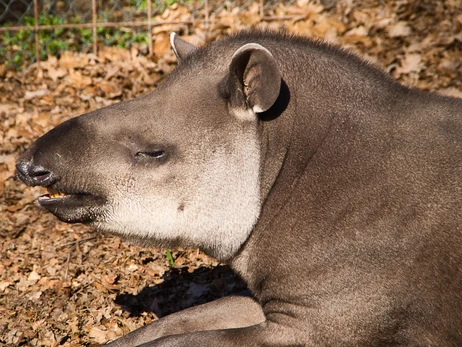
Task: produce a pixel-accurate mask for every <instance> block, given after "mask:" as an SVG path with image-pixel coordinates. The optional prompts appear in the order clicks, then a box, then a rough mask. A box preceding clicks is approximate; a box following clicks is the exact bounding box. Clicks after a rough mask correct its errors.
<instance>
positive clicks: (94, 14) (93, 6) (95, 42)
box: [91, 0, 98, 55]
mask: <svg viewBox="0 0 462 347" xmlns="http://www.w3.org/2000/svg"><path fill="white" fill-rule="evenodd" d="M96 17H97V12H96V0H91V19H92V24H93V25H92V26H93V53H94V54H95V55H96V54H98V33H97V30H96Z"/></svg>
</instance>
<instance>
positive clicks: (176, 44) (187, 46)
mask: <svg viewBox="0 0 462 347" xmlns="http://www.w3.org/2000/svg"><path fill="white" fill-rule="evenodd" d="M170 44H171V45H172V49H173V52H174V53H175V55H176V58H177V59H178V61H181V60H183V59H184V58H185V57H186V56H187V55H189V54H191V52H192V51H194V50H195V49H196V46H194V45H193V44H191V43H189V42H187V41H185V40H183V39H182V38H181V37H179V36H178V35H177V34H176V33H171V34H170Z"/></svg>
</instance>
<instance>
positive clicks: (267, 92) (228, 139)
mask: <svg viewBox="0 0 462 347" xmlns="http://www.w3.org/2000/svg"><path fill="white" fill-rule="evenodd" d="M171 42H172V47H173V50H174V52H175V54H176V56H177V58H178V60H179V66H178V67H177V68H176V69H175V71H174V72H173V73H172V74H171V76H170V77H169V78H168V79H167V80H166V81H165V83H164V84H163V85H161V86H160V87H159V88H157V89H156V90H155V91H154V92H152V93H150V94H148V95H146V96H143V97H140V98H137V99H134V100H131V101H125V102H121V103H119V104H116V105H113V106H110V107H106V108H102V109H100V110H97V111H94V112H91V113H88V114H84V115H81V116H79V117H76V118H73V119H70V120H68V121H66V122H64V123H62V124H61V125H59V126H57V127H56V128H54V129H52V130H51V131H49V132H48V133H47V134H45V135H43V136H42V137H40V138H39V139H38V140H37V141H35V142H34V143H33V144H32V146H31V147H30V148H29V149H28V150H27V151H26V152H25V153H24V154H23V155H22V156H21V158H20V159H19V161H18V163H17V170H18V176H19V178H20V179H21V180H22V181H24V183H26V184H27V185H30V186H43V187H46V188H48V191H49V194H47V195H43V196H41V197H39V198H38V202H39V203H40V205H41V206H43V207H44V208H46V209H47V210H49V211H50V212H52V213H53V214H54V215H56V216H57V217H58V218H59V219H61V220H63V221H66V222H69V223H75V222H82V223H86V224H90V225H92V226H94V227H96V228H97V229H100V230H102V231H107V232H111V233H117V234H121V235H125V236H128V237H129V238H130V237H133V238H140V239H143V240H146V241H152V242H149V243H152V244H155V245H175V244H181V245H185V246H200V247H202V248H203V249H205V250H206V251H209V252H210V253H211V254H213V255H215V256H217V257H220V258H227V257H229V256H231V255H232V254H233V253H235V252H236V251H237V250H238V248H239V247H240V246H241V245H242V243H243V242H244V241H245V240H246V238H247V237H248V235H249V233H250V232H251V230H252V228H253V227H254V225H255V223H256V221H257V218H258V216H259V213H260V209H261V191H260V173H259V172H260V170H259V169H260V160H261V158H260V156H261V148H260V142H261V141H260V131H259V126H258V124H259V120H258V116H257V113H259V112H262V111H265V110H267V109H269V108H270V107H271V106H272V105H273V104H274V102H275V100H276V99H277V98H278V95H279V91H280V84H281V76H280V73H279V70H278V66H277V63H276V61H275V59H274V57H273V55H272V54H271V53H270V52H269V51H268V50H267V49H266V48H264V47H263V46H261V45H258V44H254V43H250V44H245V45H241V46H239V47H234V48H232V49H231V50H226V49H221V50H217V51H214V49H213V45H212V46H206V47H203V48H196V47H194V46H192V45H191V44H189V43H187V42H186V41H183V40H181V39H180V38H178V37H177V36H176V35H175V34H172V36H171Z"/></svg>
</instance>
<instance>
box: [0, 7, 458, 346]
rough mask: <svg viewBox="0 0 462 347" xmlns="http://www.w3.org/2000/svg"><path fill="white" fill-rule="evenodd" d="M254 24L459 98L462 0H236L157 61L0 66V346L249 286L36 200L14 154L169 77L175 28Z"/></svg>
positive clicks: (85, 59) (164, 310)
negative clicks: (240, 2)
mask: <svg viewBox="0 0 462 347" xmlns="http://www.w3.org/2000/svg"><path fill="white" fill-rule="evenodd" d="M202 11H205V9H202ZM190 18H191V12H190V10H189V9H188V8H187V7H185V6H181V5H179V4H175V5H173V6H172V7H170V8H169V9H168V10H167V11H165V12H164V13H163V14H162V15H161V17H159V18H157V20H162V21H188V20H189V19H190ZM281 18H284V19H283V20H281ZM277 19H278V20H277ZM253 28H261V29H271V30H284V31H288V32H293V33H298V34H301V35H308V36H311V37H314V38H320V39H324V40H326V41H328V42H331V43H334V44H337V45H341V46H343V47H345V48H347V49H349V50H351V51H353V52H356V53H358V54H360V55H362V56H363V57H364V58H365V59H366V60H369V61H371V62H372V63H374V64H377V65H379V66H380V67H382V68H383V69H385V70H386V71H388V72H389V73H390V74H391V75H392V76H393V77H394V78H396V79H398V80H400V81H401V82H402V83H404V84H406V85H409V86H413V87H418V88H421V89H424V90H429V91H436V92H439V93H442V94H446V95H451V96H458V97H462V59H461V58H462V55H461V49H462V6H460V1H459V0H446V1H438V2H436V1H417V0H400V1H386V2H376V1H356V0H345V1H338V2H337V3H336V5H335V6H333V7H332V8H329V9H326V8H324V7H323V6H322V5H321V4H320V2H311V1H308V0H299V1H296V2H294V3H293V4H291V5H284V4H278V5H276V6H273V7H272V8H269V9H267V10H266V11H265V16H264V17H262V16H261V13H260V11H259V8H258V6H257V5H256V4H253V5H251V6H249V7H248V8H247V9H246V10H245V11H239V8H238V7H234V6H232V4H231V3H230V2H227V3H226V5H225V6H224V7H223V8H222V9H221V10H220V11H218V12H217V13H211V14H210V23H208V24H207V23H204V22H199V21H196V22H194V21H192V22H191V24H184V23H180V24H165V25H160V26H157V27H155V28H154V29H153V35H154V39H155V41H154V53H155V54H154V57H152V58H151V57H148V56H146V48H145V47H141V46H132V47H131V48H130V49H121V48H114V47H111V48H101V50H100V51H99V52H98V54H83V53H76V52H62V53H61V55H60V56H59V57H53V56H50V57H49V58H48V60H47V61H45V62H41V63H40V64H33V65H31V66H28V67H25V68H24V70H23V71H22V72H14V71H10V70H8V69H6V68H5V67H4V66H0V143H1V147H0V202H1V204H0V215H1V217H0V259H1V261H0V345H2V346H68V347H70V346H97V345H98V344H100V343H103V342H106V341H108V340H110V339H115V338H117V337H120V336H122V335H124V334H126V333H128V332H129V331H131V330H134V329H136V328H138V327H140V326H143V325H145V324H148V323H149V322H151V321H153V320H155V319H158V318H159V317H162V316H165V315H166V314H169V313H172V312H175V311H178V310H180V309H183V308H186V307H189V306H191V305H196V304H199V303H203V302H206V301H210V300H213V299H216V298H219V297H221V296H224V295H228V294H230V293H235V292H239V291H242V290H244V289H245V285H244V284H243V283H242V281H240V280H239V279H238V278H236V277H235V276H234V275H233V274H232V273H231V272H230V270H229V269H228V268H227V267H226V266H223V265H220V264H219V263H218V262H217V261H216V260H215V259H212V258H210V257H208V256H207V255H205V254H204V253H202V252H200V251H198V250H193V249H182V248H180V249H176V250H172V255H173V258H174V259H175V267H174V268H171V267H170V266H169V261H168V259H167V257H166V252H165V250H163V249H156V248H149V249H148V248H143V247H140V246H133V245H129V244H127V243H126V242H125V241H123V240H121V239H120V238H118V237H115V236H108V235H101V234H99V233H97V232H95V231H93V230H91V229H90V228H88V227H85V226H83V225H68V224H64V223H62V222H59V221H57V220H56V218H55V217H53V216H52V215H51V214H49V213H46V212H44V211H43V210H41V209H40V208H39V207H38V206H37V203H36V202H35V200H36V197H37V196H38V195H40V194H41V193H43V191H42V188H39V187H34V188H26V187H25V186H24V185H23V184H21V183H20V182H19V180H18V179H17V178H15V176H14V175H15V166H14V165H15V162H16V159H17V157H18V156H19V154H20V153H21V152H23V151H24V150H25V149H26V148H27V147H28V146H29V145H30V144H31V142H32V141H33V140H35V139H36V138H37V137H39V136H40V135H42V134H43V133H45V132H46V131H48V130H50V129H51V128H53V127H54V126H56V125H58V124H59V123H61V122H63V121H64V120H66V119H69V118H71V117H75V116H78V115H80V114H82V113H85V112H89V111H91V110H94V109H97V108H100V107H104V106H107V105H112V104H114V103H117V102H120V101H122V100H127V99H131V98H135V97H137V96H140V95H144V94H146V93H148V92H149V91H151V90H153V89H154V88H155V87H157V86H158V85H159V84H160V83H162V81H163V80H164V79H165V77H166V75H167V74H168V73H169V72H171V71H172V69H173V68H174V66H175V63H176V62H175V59H174V55H173V53H172V52H171V50H170V47H169V40H168V35H169V34H170V32H172V31H175V32H178V33H180V34H181V36H182V37H184V38H185V39H186V40H188V41H190V42H192V43H194V44H196V45H198V44H199V45H200V44H204V43H206V42H209V41H212V40H215V39H217V38H220V37H223V36H224V35H228V34H230V33H232V32H234V31H236V30H246V29H253Z"/></svg>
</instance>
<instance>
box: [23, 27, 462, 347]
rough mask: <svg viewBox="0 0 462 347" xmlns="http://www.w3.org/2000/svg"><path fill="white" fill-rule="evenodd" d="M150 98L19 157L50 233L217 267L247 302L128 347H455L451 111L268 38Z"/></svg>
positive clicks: (459, 304) (165, 326)
mask: <svg viewBox="0 0 462 347" xmlns="http://www.w3.org/2000/svg"><path fill="white" fill-rule="evenodd" d="M171 41H172V48H173V50H174V52H175V54H176V56H177V57H178V60H179V65H178V67H177V68H176V69H175V71H174V72H173V73H172V74H171V75H170V76H169V78H168V79H167V80H166V81H165V82H164V83H163V84H162V85H161V86H160V87H159V88H157V89H156V90H155V91H154V92H152V93H151V94H148V95H146V96H144V97H141V98H138V99H135V100H132V101H126V102H122V103H119V104H117V105H113V106H110V107H107V108H103V109H101V110H97V111H94V112H91V113H89V114H85V115H82V116H80V117H77V118H74V119H71V120H69V121H67V122H65V123H63V124H61V125H60V126H58V127H56V128H55V129H53V130H51V131H50V132H49V133H47V134H45V135H44V136H42V137H41V138H39V139H38V140H37V141H36V142H35V143H34V144H33V145H32V146H31V147H30V148H29V149H28V150H27V151H26V152H25V153H24V154H23V155H22V157H21V158H20V159H19V161H18V164H17V169H18V176H19V178H21V179H22V180H23V181H24V182H25V183H26V184H28V185H41V186H44V187H47V188H48V189H49V191H50V193H49V194H48V195H45V196H43V197H40V198H39V203H40V204H41V205H42V206H43V207H44V208H46V209H48V210H49V211H50V212H52V213H53V214H55V215H56V216H57V217H58V218H60V219H62V220H64V221H67V222H70V223H74V222H84V223H87V224H90V225H93V226H94V227H96V228H97V229H98V230H102V231H106V232H110V233H116V234H119V235H123V236H126V237H128V238H131V239H136V240H142V241H143V242H144V243H145V244H148V245H156V246H175V245H182V246H195V247H199V248H201V249H203V250H204V251H206V252H207V253H209V254H210V255H212V256H215V257H217V258H218V259H220V260H222V261H225V262H227V263H228V264H230V266H231V267H232V268H233V270H234V271H236V272H237V273H238V274H239V275H240V276H241V277H242V278H243V279H244V280H245V281H246V282H247V284H248V287H249V289H250V290H251V292H252V294H253V297H245V296H234V297H228V298H223V299H219V300H216V301H213V302H211V303H208V304H205V305H200V306H197V307H193V308H190V309H188V310H184V311H180V312H177V313H175V314H172V315H169V316H167V317H163V318H162V319H160V320H157V321H155V322H154V323H152V324H150V325H148V326H146V327H143V328H141V329H138V330H135V331H134V332H132V333H130V334H128V335H126V336H124V337H122V338H120V339H119V340H116V341H114V342H112V343H110V345H111V347H121V346H137V345H142V344H144V346H200V347H203V346H220V347H226V346H229V347H236V346H239V347H241V346H438V347H442V346H461V345H462V247H460V246H461V244H462V220H461V213H460V212H461V211H462V195H461V193H462V165H461V158H462V113H461V112H462V111H461V110H462V100H461V99H456V98H449V97H443V96H440V95H437V94H432V93H426V92H422V91H419V90H415V89H411V88H407V87H405V86H402V85H400V84H399V83H397V82H396V81H394V80H392V79H391V78H390V77H389V76H388V75H386V74H385V73H383V72H382V71H380V70H378V69H377V68H375V67H373V66H371V65H370V64H368V63H365V62H364V61H362V60H361V59H359V58H357V57H355V56H353V55H351V54H349V53H346V52H345V51H343V50H341V49H338V48H335V47H332V46H329V45H326V44H323V43H321V42H314V41H311V40H308V39H305V38H297V37H291V36H286V35H281V34H277V33H241V34H238V35H235V36H232V37H230V38H227V39H225V40H222V41H217V42H214V43H211V44H208V45H206V46H204V47H201V48H196V47H194V46H192V45H190V44H188V43H186V42H185V41H183V40H181V39H179V38H178V37H177V36H175V35H173V36H172V40H171Z"/></svg>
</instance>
